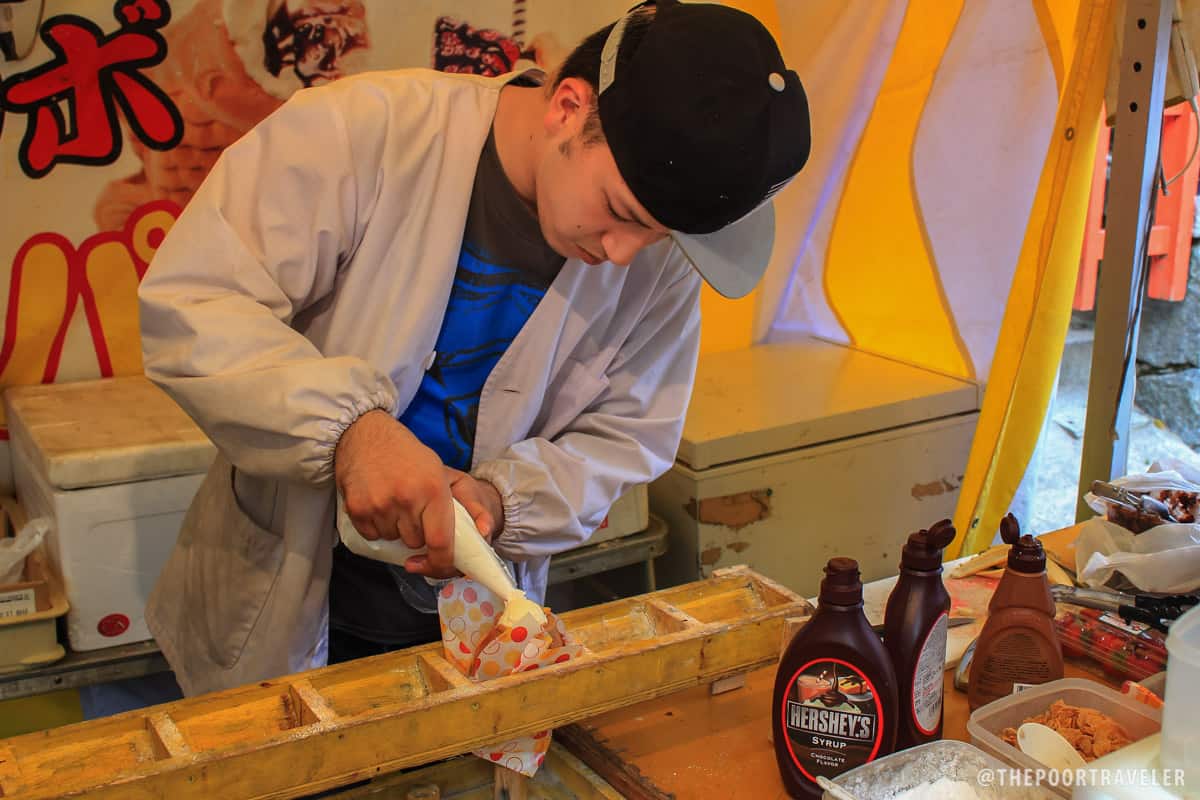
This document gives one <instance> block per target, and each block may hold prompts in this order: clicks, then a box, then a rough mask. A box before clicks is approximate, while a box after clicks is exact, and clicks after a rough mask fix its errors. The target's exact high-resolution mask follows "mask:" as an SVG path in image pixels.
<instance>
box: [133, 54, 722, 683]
mask: <svg viewBox="0 0 1200 800" xmlns="http://www.w3.org/2000/svg"><path fill="white" fill-rule="evenodd" d="M512 77H514V76H512V75H509V76H507V77H506V78H502V79H485V78H478V77H473V76H461V75H447V74H443V73H437V72H432V71H428V70H403V71H395V72H382V73H367V74H362V75H357V76H353V77H349V78H344V79H342V80H340V81H337V82H334V83H332V84H330V85H328V86H323V87H320V88H314V89H307V90H304V91H301V92H298V93H296V95H295V96H293V98H292V99H291V100H289V101H288V102H287V103H286V104H284V105H283V106H282V107H281V108H280V109H279V110H278V111H276V112H275V113H274V114H272V115H271V116H270V117H268V118H267V119H266V120H264V121H263V123H261V124H260V125H259V126H258V127H256V128H255V129H254V130H252V131H251V132H250V133H248V134H247V135H246V136H245V137H243V138H242V139H241V140H239V141H238V142H237V143H235V144H234V145H232V146H231V147H229V148H228V149H227V150H226V151H225V152H224V154H223V155H222V157H221V159H220V160H219V161H218V163H217V165H216V167H214V169H213V171H212V172H211V174H210V175H209V176H208V178H207V179H206V181H205V182H204V184H203V186H202V187H201V188H200V190H199V191H198V192H197V194H196V196H195V197H194V198H193V199H192V201H191V202H190V203H189V204H188V207H187V209H186V210H185V211H184V213H183V214H182V216H181V217H180V218H179V220H178V221H177V222H176V223H175V226H174V228H173V229H172V230H171V232H170V234H169V235H168V236H167V238H166V240H165V242H164V243H163V245H162V246H161V247H160V249H159V250H158V253H157V255H156V256H155V259H154V262H153V264H152V266H151V268H150V270H149V271H148V273H147V275H146V278H145V280H144V281H143V283H142V286H141V289H140V292H139V296H140V300H141V324H142V336H143V348H144V355H145V365H146V372H147V374H148V375H149V376H150V377H151V378H152V379H153V380H154V381H156V382H157V383H158V384H159V385H161V386H162V387H163V388H164V389H165V390H166V391H167V392H168V393H170V394H171V396H172V397H174V398H175V399H176V400H177V401H178V402H179V403H180V405H181V406H182V407H183V408H184V409H186V410H187V411H188V413H190V414H191V415H192V416H193V417H194V418H195V419H196V420H197V422H198V423H199V424H200V426H201V427H202V428H203V429H204V430H205V432H206V433H208V435H209V436H210V437H211V438H212V440H213V441H214V443H215V444H216V445H217V447H218V449H219V450H220V456H219V457H218V458H217V460H216V462H215V463H214V465H213V468H212V470H211V471H210V472H209V474H208V476H207V478H206V480H205V482H204V484H203V486H202V487H201V489H200V490H199V492H198V493H197V496H196V499H195V501H194V502H193V504H192V507H191V509H190V511H189V513H188V515H187V518H186V519H185V521H184V525H183V529H182V531H181V533H180V537H179V541H178V544H177V545H176V548H175V551H174V553H173V554H172V556H171V558H170V560H169V562H168V564H167V566H166V567H165V569H164V572H163V574H162V576H161V577H160V579H159V582H158V584H157V586H156V588H155V591H154V593H153V595H152V596H151V598H150V602H149V604H148V608H147V612H146V617H147V621H148V623H149V624H150V628H151V630H152V631H153V632H154V635H155V637H156V639H157V640H158V642H159V645H160V646H161V647H162V649H163V652H164V653H165V654H166V656H167V659H168V661H169V662H170V663H171V666H172V667H173V668H174V669H175V671H176V675H177V677H178V679H179V682H180V685H181V686H182V687H183V689H184V691H185V692H187V693H188V694H195V693H197V692H202V691H208V690H213V689H218V688H223V687H228V686H232V685H238V684H242V683H246V682H248V681H253V680H261V679H264V678H268V677H272V676H277V675H281V674H286V673H290V672H296V671H300V670H304V669H310V668H313V667H317V666H320V665H321V664H322V663H323V661H324V646H323V643H324V641H325V635H326V626H327V594H328V581H329V571H330V562H331V550H332V548H333V546H334V541H335V531H334V524H333V517H334V489H333V482H332V477H333V463H332V459H333V452H334V447H335V446H336V444H337V441H338V437H339V436H340V435H341V433H342V431H344V430H345V429H346V428H347V427H348V426H349V425H350V424H351V423H352V422H353V421H354V420H355V419H357V418H358V417H359V416H360V415H362V414H363V413H365V412H367V411H368V410H371V409H374V408H382V409H386V410H387V411H388V412H389V413H392V414H396V413H398V412H399V411H400V410H401V409H403V408H404V407H406V406H407V404H408V403H409V401H410V400H411V398H412V397H413V395H414V393H415V392H416V389H417V386H418V384H419V383H420V380H421V377H422V374H423V370H424V368H425V365H426V364H428V363H429V361H428V357H429V356H430V354H431V353H432V351H433V347H434V342H435V340H436V338H437V335H438V331H439V328H440V325H441V320H442V315H443V312H444V310H445V307H446V302H447V299H448V297H449V293H450V287H451V283H452V281H453V278H454V271H455V264H456V263H457V259H458V254H459V247H460V242H461V237H462V231H463V226H464V222H465V219H466V213H467V204H468V200H469V194H470V191H471V185H472V181H473V179H474V172H475V167H476V165H477V163H478V158H479V153H480V151H481V149H482V147H483V144H484V141H485V139H486V137H487V134H488V131H489V129H490V126H491V122H492V118H493V116H494V114H495V109H496V104H497V101H498V98H499V94H500V89H501V87H502V86H503V85H504V83H505V82H506V81H507V80H511V79H512ZM699 289H700V278H699V276H698V275H697V274H696V273H695V272H694V271H693V270H691V269H690V267H689V266H688V265H687V263H686V261H685V260H684V258H683V257H682V255H681V254H680V253H679V251H678V250H677V249H676V248H675V247H674V246H673V245H672V244H671V243H670V242H669V241H664V242H661V243H658V244H656V245H654V246H651V247H649V248H646V250H644V251H643V252H642V253H641V254H639V256H638V257H637V258H636V259H634V261H633V263H632V264H631V265H630V266H629V267H628V268H623V267H619V266H616V265H613V264H603V265H600V266H596V267H591V266H588V265H586V264H584V263H583V262H581V261H579V260H576V259H570V260H568V261H567V262H566V264H565V265H564V266H563V268H562V271H561V272H560V274H559V275H558V277H557V279H556V280H555V281H554V283H553V284H552V286H551V287H550V290H549V291H548V292H547V294H546V296H545V297H544V298H543V300H542V302H541V303H540V304H539V305H538V307H537V309H536V310H535V311H534V313H533V315H532V316H531V317H530V319H529V321H528V322H527V324H526V325H525V327H524V328H523V329H522V330H521V332H520V334H519V335H518V336H517V338H516V339H515V340H514V341H513V343H512V345H511V346H510V347H509V349H508V350H507V352H506V353H505V354H504V356H503V357H502V358H501V359H500V361H499V363H498V364H497V365H496V367H495V369H494V370H493V371H492V373H491V375H490V377H489V378H488V381H487V383H486V384H485V386H484V388H483V391H482V393H481V395H480V402H479V413H478V427H477V432H476V439H475V454H474V466H473V469H472V472H473V474H475V475H476V476H477V477H480V478H483V479H486V480H489V481H491V482H492V483H493V484H494V485H495V486H496V487H497V488H498V489H499V491H500V493H501V496H502V498H503V501H504V513H505V522H504V531H503V533H502V534H501V535H500V536H499V537H498V539H497V541H496V542H495V547H496V550H497V552H498V553H499V554H500V555H501V556H503V557H504V558H507V559H510V560H512V561H514V562H516V564H517V578H518V580H519V582H520V583H521V584H522V588H523V589H525V590H526V591H527V592H528V594H529V595H530V596H531V597H534V598H541V597H542V596H543V595H544V591H545V583H546V575H547V569H548V559H549V556H550V554H552V553H555V552H559V551H561V550H564V549H567V548H569V547H572V546H575V545H578V544H580V543H581V542H583V541H585V540H586V539H587V537H588V536H590V534H591V532H592V531H593V529H594V528H595V527H596V525H598V524H599V523H600V521H601V520H602V519H603V517H604V515H605V514H606V513H607V511H608V508H609V506H610V505H611V504H612V502H613V501H614V500H615V499H616V498H617V497H618V496H619V495H620V494H621V493H622V492H623V491H625V490H626V489H628V488H629V487H631V486H633V485H635V484H638V483H643V482H646V481H649V480H651V479H653V478H654V477H656V476H657V475H659V474H661V473H662V472H664V471H665V470H666V469H667V468H668V467H669V466H670V464H671V463H672V461H673V459H674V457H675V451H676V448H677V446H678V443H679V438H680V435H681V432H682V427H683V419H684V414H685V412H686V408H687V403H688V399H689V397H690V394H691V387H692V381H693V378H694V375H695V365H696V357H697V352H698V349H699V324H700V320H699Z"/></svg>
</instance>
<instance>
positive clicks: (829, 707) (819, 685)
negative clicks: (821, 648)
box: [782, 658, 883, 783]
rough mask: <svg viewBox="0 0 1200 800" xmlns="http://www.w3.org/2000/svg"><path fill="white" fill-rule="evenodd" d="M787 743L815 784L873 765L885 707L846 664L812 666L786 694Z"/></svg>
mask: <svg viewBox="0 0 1200 800" xmlns="http://www.w3.org/2000/svg"><path fill="white" fill-rule="evenodd" d="M782 711H783V726H784V732H785V733H786V736H785V739H784V741H785V743H786V744H787V749H788V753H789V754H790V755H791V757H792V761H793V762H794V763H795V765H796V766H797V767H798V768H799V770H800V771H801V772H802V773H803V774H804V777H806V778H808V779H809V780H810V781H813V782H814V783H815V782H816V780H817V777H818V776H823V777H826V778H832V777H834V776H836V775H840V774H842V773H843V772H845V771H846V770H848V769H853V768H854V767H857V766H859V765H860V764H865V763H867V762H868V761H872V760H874V758H875V756H877V755H878V754H879V746H880V744H881V743H882V739H883V704H882V703H881V702H880V700H879V696H878V693H877V692H876V691H875V685H874V684H873V683H871V681H870V680H869V679H868V678H867V676H866V675H864V674H863V673H862V672H861V671H860V670H859V669H857V668H856V667H855V666H854V665H852V664H850V663H849V662H847V661H842V660H840V659H835V658H822V659H816V660H814V661H809V662H808V663H807V664H805V665H804V666H802V667H800V669H798V670H796V672H795V673H794V674H793V675H792V677H791V679H790V680H789V681H788V686H787V691H785V692H784V694H783V709H782Z"/></svg>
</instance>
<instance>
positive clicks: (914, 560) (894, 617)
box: [883, 519, 954, 750]
mask: <svg viewBox="0 0 1200 800" xmlns="http://www.w3.org/2000/svg"><path fill="white" fill-rule="evenodd" d="M952 541H954V526H953V525H952V524H951V523H950V520H948V519H944V520H942V521H941V522H939V523H937V524H936V525H934V526H933V527H932V528H930V529H929V530H921V531H917V532H916V533H914V534H912V535H911V536H909V537H908V542H907V544H905V545H904V551H903V553H902V554H901V556H900V578H899V580H897V581H896V588H894V589H892V593H891V595H890V596H889V597H888V602H887V610H886V611H885V612H884V616H883V646H884V647H885V648H886V649H887V652H888V656H890V657H891V659H892V667H893V668H894V669H895V670H896V681H897V689H896V694H897V696H898V697H899V700H900V716H899V719H898V720H897V722H896V749H897V750H903V749H905V748H908V747H913V746H915V745H918V744H925V743H926V742H931V741H934V740H935V739H940V738H942V694H943V688H944V683H943V676H944V674H945V671H946V640H947V636H948V633H949V627H950V593H949V592H947V591H946V587H945V585H943V584H942V551H943V550H944V549H945V548H946V545H948V544H950V542H952Z"/></svg>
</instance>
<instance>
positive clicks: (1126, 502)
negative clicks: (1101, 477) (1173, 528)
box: [1092, 481, 1179, 524]
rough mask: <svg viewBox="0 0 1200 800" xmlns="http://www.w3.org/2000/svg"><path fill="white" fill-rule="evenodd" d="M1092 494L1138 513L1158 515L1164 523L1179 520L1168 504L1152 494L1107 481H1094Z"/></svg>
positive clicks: (1150, 515) (1151, 515)
mask: <svg viewBox="0 0 1200 800" xmlns="http://www.w3.org/2000/svg"><path fill="white" fill-rule="evenodd" d="M1092 494H1094V495H1096V496H1097V497H1100V498H1103V499H1104V500H1105V501H1106V502H1109V503H1112V504H1113V505H1118V506H1121V507H1123V508H1126V509H1129V510H1130V511H1133V512H1135V513H1137V514H1145V515H1146V516H1149V517H1158V518H1159V519H1161V520H1162V521H1163V523H1164V524H1166V523H1172V522H1179V520H1177V519H1175V516H1174V515H1173V514H1172V513H1171V509H1170V508H1168V507H1167V504H1166V503H1164V502H1163V501H1162V500H1159V499H1158V498H1157V497H1154V496H1153V495H1151V494H1138V493H1137V492H1131V491H1129V490H1128V489H1126V488H1124V487H1121V486H1117V485H1116V484H1113V483H1106V482H1105V481H1092Z"/></svg>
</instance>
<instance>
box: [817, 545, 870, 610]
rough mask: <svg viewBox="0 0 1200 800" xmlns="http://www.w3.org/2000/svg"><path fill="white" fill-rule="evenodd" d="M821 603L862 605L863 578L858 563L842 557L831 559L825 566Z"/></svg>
mask: <svg viewBox="0 0 1200 800" xmlns="http://www.w3.org/2000/svg"><path fill="white" fill-rule="evenodd" d="M820 601H821V603H828V604H831V605H835V606H856V605H861V604H862V601H863V596H862V578H861V577H860V575H859V572H858V562H857V561H855V560H854V559H853V558H842V557H838V558H831V559H829V563H828V564H826V565H825V579H824V580H822V581H821V597H820Z"/></svg>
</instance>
